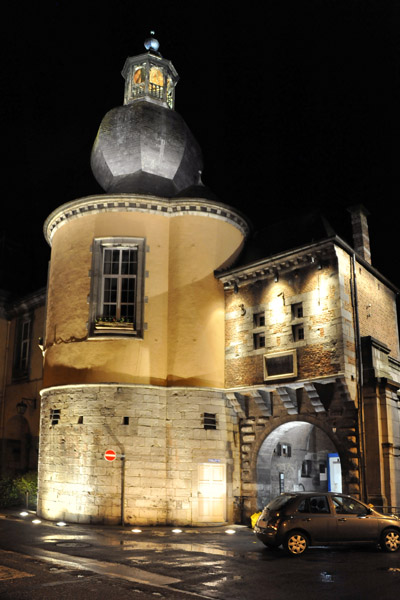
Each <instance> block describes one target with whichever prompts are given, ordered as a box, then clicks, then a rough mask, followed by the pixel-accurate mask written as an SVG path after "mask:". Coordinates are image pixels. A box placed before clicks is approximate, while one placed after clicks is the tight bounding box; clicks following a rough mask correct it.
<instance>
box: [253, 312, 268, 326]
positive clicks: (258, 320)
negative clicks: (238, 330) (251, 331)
mask: <svg viewBox="0 0 400 600" xmlns="http://www.w3.org/2000/svg"><path fill="white" fill-rule="evenodd" d="M253 323H254V327H265V313H263V312H261V313H255V314H254V315H253Z"/></svg>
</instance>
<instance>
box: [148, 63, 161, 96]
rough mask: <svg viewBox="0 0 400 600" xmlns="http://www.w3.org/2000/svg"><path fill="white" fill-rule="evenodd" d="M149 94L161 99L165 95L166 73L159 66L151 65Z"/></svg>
mask: <svg viewBox="0 0 400 600" xmlns="http://www.w3.org/2000/svg"><path fill="white" fill-rule="evenodd" d="M149 94H150V96H153V97H154V98H160V99H162V98H163V96H164V73H163V72H162V70H161V69H159V68H158V67H151V69H150V76H149Z"/></svg>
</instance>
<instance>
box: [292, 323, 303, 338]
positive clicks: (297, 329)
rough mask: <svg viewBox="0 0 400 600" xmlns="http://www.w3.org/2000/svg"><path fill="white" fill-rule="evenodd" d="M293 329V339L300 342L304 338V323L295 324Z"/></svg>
mask: <svg viewBox="0 0 400 600" xmlns="http://www.w3.org/2000/svg"><path fill="white" fill-rule="evenodd" d="M292 330H293V341H294V342H300V341H301V340H304V325H303V323H300V324H299V325H293V327H292Z"/></svg>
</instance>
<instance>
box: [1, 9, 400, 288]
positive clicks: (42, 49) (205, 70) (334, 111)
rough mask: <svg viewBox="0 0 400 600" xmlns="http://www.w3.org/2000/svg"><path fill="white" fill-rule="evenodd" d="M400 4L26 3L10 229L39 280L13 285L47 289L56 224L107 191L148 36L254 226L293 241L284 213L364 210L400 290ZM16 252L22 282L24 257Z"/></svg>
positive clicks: (9, 178)
mask: <svg viewBox="0 0 400 600" xmlns="http://www.w3.org/2000/svg"><path fill="white" fill-rule="evenodd" d="M140 4H142V5H143V7H141V6H140ZM261 8H262V9H263V14H261ZM399 8H400V5H399V3H398V2H389V1H388V0H344V1H340V0H303V1H302V0H297V1H296V2H295V1H293V2H287V1H286V2H285V1H282V0H281V1H270V0H265V2H263V3H262V4H261V3H255V2H247V3H242V4H241V5H240V6H239V8H234V7H233V5H232V4H228V3H224V2H214V3H208V2H202V3H200V2H194V1H192V2H174V1H170V2H158V1H154V2H147V3H146V4H144V3H143V2H142V3H139V2H131V1H130V2H128V1H125V2H124V1H122V0H113V1H108V2H101V1H98V2H84V1H83V0H81V1H80V2H74V1H67V0H65V1H61V0H60V1H58V2H56V1H54V2H51V1H46V0H44V1H41V2H35V3H33V2H32V3H24V2H22V3H19V4H17V3H13V4H12V6H11V7H10V10H11V13H9V16H8V19H7V20H4V21H3V25H2V27H3V32H2V40H3V43H4V51H3V65H2V69H3V77H2V84H3V85H2V88H3V94H2V111H1V130H2V138H3V152H4V153H5V156H3V161H2V162H3V170H2V183H3V194H2V207H3V220H2V225H1V226H0V228H1V229H3V230H4V231H5V232H6V240H9V241H12V240H15V239H18V238H22V239H23V240H24V243H25V244H26V245H29V248H30V252H29V256H28V257H27V258H25V261H23V262H24V263H25V264H24V271H23V272H24V273H25V275H24V276H23V277H21V276H20V275H19V276H18V278H14V282H13V283H10V281H9V280H8V279H6V278H5V279H4V281H3V282H2V283H0V287H5V286H6V285H13V284H15V280H17V283H18V287H19V288H20V289H21V290H22V289H23V288H24V289H32V288H35V287H38V286H41V285H44V284H45V281H46V274H47V260H48V257H49V249H48V248H47V245H46V243H45V242H44V239H43V235H42V224H43V221H44V220H45V218H46V217H47V216H48V214H49V213H50V212H51V211H52V210H54V209H55V208H56V207H57V206H59V205H61V204H63V203H64V202H68V201H70V200H73V199H75V198H79V197H82V196H85V195H89V194H95V193H101V192H102V190H101V189H100V187H99V186H98V184H97V183H96V181H95V180H94V178H93V176H92V174H91V171H90V164H89V159H90V150H91V146H92V143H93V141H94V138H95V136H96V133H97V129H98V126H99V124H100V122H101V119H102V118H103V116H104V115H105V113H106V112H107V111H108V110H110V109H111V108H112V107H114V106H117V105H120V104H122V101H123V79H122V77H121V75H120V72H121V69H122V66H123V64H124V61H125V58H126V57H127V56H133V55H135V54H139V53H141V52H143V50H144V48H143V41H144V38H145V37H146V36H147V35H148V32H149V31H150V29H154V30H155V31H156V37H157V38H158V39H159V41H160V52H161V53H162V55H163V56H164V57H165V58H168V59H170V60H171V61H172V62H173V64H174V66H175V67H176V69H177V71H178V73H179V75H180V82H179V84H178V87H177V90H176V110H177V111H178V112H179V113H180V114H181V115H182V116H183V117H184V119H185V121H186V122H187V124H188V125H189V127H190V128H191V130H192V132H193V133H194V135H195V137H196V138H197V140H198V141H199V143H200V146H201V148H202V150H203V154H204V163H205V169H204V176H203V179H204V182H205V183H206V184H207V185H208V186H209V187H210V188H211V189H212V190H213V191H214V192H215V193H216V194H217V196H218V197H219V198H220V200H221V201H222V202H225V203H227V204H231V205H233V206H235V207H237V208H238V209H240V210H242V212H244V213H245V214H246V215H247V216H248V217H250V219H251V220H252V221H253V223H254V224H255V226H256V228H257V227H261V226H264V225H268V226H271V225H272V224H277V225H276V227H280V228H281V230H282V236H285V226H284V221H285V219H287V218H288V217H291V218H294V219H297V218H298V217H300V216H301V214H302V213H303V212H304V211H315V210H322V212H324V213H326V214H327V215H328V218H330V219H331V221H332V222H333V224H334V226H335V227H337V229H338V233H340V234H342V235H344V236H345V235H347V232H348V231H347V230H348V227H347V222H348V219H349V216H348V213H347V212H346V210H345V207H346V206H349V205H351V204H356V203H363V204H364V205H365V206H366V207H367V208H368V209H369V211H370V213H371V217H370V234H371V246H372V260H373V264H374V266H376V267H377V268H378V269H379V270H381V271H382V272H383V273H384V274H385V275H386V276H387V277H388V278H389V279H390V280H392V281H393V282H394V283H395V284H396V285H398V286H400V272H399V267H398V260H397V256H398V254H399V252H398V247H399V242H398V238H399V236H398V229H399V219H398V216H399V210H398V195H399V187H400V185H399V177H398V163H399V158H400V156H399V154H400V152H399V145H398V124H399V118H398V111H399V105H398V100H399V66H400V64H399V63H400V61H399V50H400V47H399V46H400V44H399V43H398V40H399V38H398V33H397V32H398V31H399V30H400V27H399V25H400V19H399ZM341 229H342V230H341ZM2 239H3V240H4V236H3V238H2ZM348 241H350V242H351V239H349V240H348ZM11 245H12V244H11ZM3 255H4V256H5V257H6V259H7V261H9V262H10V263H13V268H12V271H13V273H21V272H22V271H21V269H18V265H19V266H21V257H19V255H18V252H15V253H11V255H10V253H8V254H7V253H5V254H4V252H3ZM4 260H5V259H4V258H3V261H4ZM29 261H30V262H29ZM3 271H4V269H3Z"/></svg>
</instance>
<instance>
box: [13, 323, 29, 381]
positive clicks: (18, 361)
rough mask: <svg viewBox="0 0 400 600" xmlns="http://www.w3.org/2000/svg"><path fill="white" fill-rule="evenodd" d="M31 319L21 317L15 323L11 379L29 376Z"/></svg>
mask: <svg viewBox="0 0 400 600" xmlns="http://www.w3.org/2000/svg"><path fill="white" fill-rule="evenodd" d="M31 332H32V319H31V318H30V317H23V318H22V319H19V320H18V321H17V325H16V337H15V350H14V364H13V379H20V378H25V377H27V376H28V374H29V359H30V352H31Z"/></svg>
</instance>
